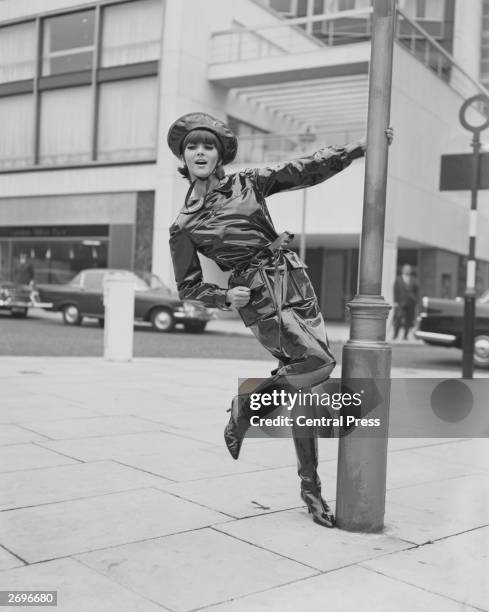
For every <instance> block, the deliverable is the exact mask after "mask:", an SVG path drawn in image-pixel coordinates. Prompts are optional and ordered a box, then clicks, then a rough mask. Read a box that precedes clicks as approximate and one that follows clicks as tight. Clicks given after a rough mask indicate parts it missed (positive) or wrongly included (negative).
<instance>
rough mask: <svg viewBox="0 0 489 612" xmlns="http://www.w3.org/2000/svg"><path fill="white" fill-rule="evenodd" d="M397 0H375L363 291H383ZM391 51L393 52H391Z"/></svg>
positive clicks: (362, 293) (365, 191)
mask: <svg viewBox="0 0 489 612" xmlns="http://www.w3.org/2000/svg"><path fill="white" fill-rule="evenodd" d="M394 25H395V0H376V1H375V2H374V17H373V32H372V52H371V59H370V84H369V97H368V121H367V134H368V139H367V157H366V161H365V186H364V196H363V197H364V207H363V221H362V239H361V243H360V266H359V270H360V275H359V288H358V292H359V294H360V295H380V293H381V286H382V259H383V243H384V223H385V198H386V188H387V141H386V137H385V132H384V131H385V129H386V128H387V127H389V120H390V103H391V85H392V60H393V52H392V49H393V46H394ZM389 51H390V52H389Z"/></svg>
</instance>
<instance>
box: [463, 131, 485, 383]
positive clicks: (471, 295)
mask: <svg viewBox="0 0 489 612" xmlns="http://www.w3.org/2000/svg"><path fill="white" fill-rule="evenodd" d="M480 148H481V143H480V132H479V131H478V130H476V131H474V137H473V139H472V149H473V156H472V190H471V205H470V224H469V225H470V229H469V256H468V258H467V280H466V284H465V301H464V334H463V357H462V378H473V377H474V329H475V277H476V259H475V238H476V232H477V191H478V189H479V180H480Z"/></svg>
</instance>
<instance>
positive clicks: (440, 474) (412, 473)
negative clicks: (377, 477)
mask: <svg viewBox="0 0 489 612" xmlns="http://www.w3.org/2000/svg"><path fill="white" fill-rule="evenodd" d="M421 456H422V455H420V454H418V451H417V450H405V451H402V452H392V453H389V455H388V458H387V489H398V488H400V487H407V486H413V485H417V484H421V483H427V482H438V481H441V480H445V479H446V478H454V477H455V476H468V475H470V474H476V473H483V470H482V469H480V468H477V467H473V466H470V465H462V464H458V463H454V462H453V461H449V462H447V461H443V460H441V459H438V458H437V457H435V456H430V458H429V459H428V457H426V459H425V460H424V461H420V458H421ZM420 464H421V465H422V466H423V469H422V470H420V469H413V466H419V465H420Z"/></svg>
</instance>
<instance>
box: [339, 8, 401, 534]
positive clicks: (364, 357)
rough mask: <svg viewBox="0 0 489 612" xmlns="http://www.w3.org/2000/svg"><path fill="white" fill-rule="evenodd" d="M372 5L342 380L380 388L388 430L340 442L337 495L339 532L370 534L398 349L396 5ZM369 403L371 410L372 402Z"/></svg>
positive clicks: (381, 492) (378, 525) (379, 500)
mask: <svg viewBox="0 0 489 612" xmlns="http://www.w3.org/2000/svg"><path fill="white" fill-rule="evenodd" d="M373 4H374V12H373V26H372V50H371V59H370V83H369V102H368V121H367V158H366V164H365V187H364V203H363V224H362V237H361V248H360V266H359V288H358V294H357V295H356V296H355V297H354V298H353V300H352V301H351V302H350V303H349V304H348V307H349V309H350V312H351V327H350V339H349V340H348V342H347V343H346V344H345V346H344V348H343V374H342V375H343V383H344V384H345V385H346V386H350V387H351V386H355V384H358V379H364V380H368V381H373V382H374V384H375V386H376V387H377V389H378V391H379V393H380V396H381V398H382V400H381V403H380V404H378V405H377V406H376V407H375V408H374V409H373V410H372V411H371V412H369V414H368V418H372V417H373V418H376V417H377V418H379V419H380V423H381V426H380V427H379V428H376V434H375V436H376V437H370V436H368V435H365V431H362V430H361V429H360V428H357V429H354V430H353V431H352V432H351V433H349V434H348V435H347V436H345V437H342V438H341V439H340V443H339V454H338V479H337V483H338V484H337V492H336V521H337V525H338V527H340V528H341V529H346V530H348V531H366V532H374V531H380V530H381V529H382V528H383V526H384V509H385V483H386V470H387V432H388V417H389V395H390V364H391V348H390V346H389V345H388V344H387V343H386V341H385V335H386V321H387V314H388V312H389V309H390V305H389V304H387V302H386V301H385V300H384V298H383V297H382V296H381V295H380V292H381V284H382V260H383V246H384V245H383V243H384V224H385V202H386V186H387V150H388V144H387V139H386V135H385V129H386V128H387V127H388V126H389V117H390V100H391V84H392V59H393V48H394V27H395V8H396V0H374V3H373ZM355 381H357V383H355ZM362 404H363V406H364V410H368V407H369V398H368V397H364V400H363V401H362Z"/></svg>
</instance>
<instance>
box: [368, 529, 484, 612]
mask: <svg viewBox="0 0 489 612" xmlns="http://www.w3.org/2000/svg"><path fill="white" fill-rule="evenodd" d="M363 565H364V566H365V567H368V568H370V569H373V570H374V571H376V572H380V573H382V574H384V575H386V576H389V577H391V578H396V579H398V580H401V581H402V582H407V583H409V584H413V585H415V586H418V587H420V588H422V589H426V590H427V591H431V592H432V593H438V594H440V595H445V596H447V597H450V598H451V599H454V600H456V601H458V602H460V604H461V605H468V606H474V607H477V608H480V609H482V610H487V609H489V582H488V580H487V570H488V569H489V527H484V528H482V529H476V530H474V531H469V532H467V533H462V534H460V535H456V536H453V537H450V538H447V539H445V540H441V541H439V542H434V543H433V544H428V545H426V546H420V547H417V548H413V549H411V550H407V551H404V552H401V553H399V554H396V555H391V556H389V557H384V558H379V559H373V560H370V561H368V562H365V563H364V564H363ZM484 568H485V569H484ZM463 609H465V608H463Z"/></svg>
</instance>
